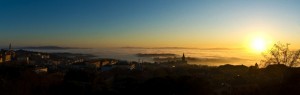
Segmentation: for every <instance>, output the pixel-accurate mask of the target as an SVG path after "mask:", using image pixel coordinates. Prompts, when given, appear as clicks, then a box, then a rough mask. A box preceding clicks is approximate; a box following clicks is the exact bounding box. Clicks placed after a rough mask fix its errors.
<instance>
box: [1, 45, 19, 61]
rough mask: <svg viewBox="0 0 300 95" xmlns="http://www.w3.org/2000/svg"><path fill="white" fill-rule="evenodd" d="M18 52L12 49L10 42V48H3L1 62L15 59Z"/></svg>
mask: <svg viewBox="0 0 300 95" xmlns="http://www.w3.org/2000/svg"><path fill="white" fill-rule="evenodd" d="M15 55H16V53H15V52H14V51H13V50H12V48H11V44H9V48H8V50H4V49H1V58H0V59H2V61H0V62H10V61H13V60H14V59H15Z"/></svg>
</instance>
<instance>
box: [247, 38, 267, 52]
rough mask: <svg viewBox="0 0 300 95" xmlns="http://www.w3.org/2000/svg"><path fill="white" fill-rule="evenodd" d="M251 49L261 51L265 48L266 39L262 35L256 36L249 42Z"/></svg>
mask: <svg viewBox="0 0 300 95" xmlns="http://www.w3.org/2000/svg"><path fill="white" fill-rule="evenodd" d="M251 46H252V49H253V50H254V51H256V52H262V51H265V50H266V49H267V41H266V40H265V39H264V38H262V37H256V38H254V39H253V41H252V43H251Z"/></svg>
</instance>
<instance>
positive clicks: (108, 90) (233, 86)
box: [0, 64, 300, 95]
mask: <svg viewBox="0 0 300 95" xmlns="http://www.w3.org/2000/svg"><path fill="white" fill-rule="evenodd" d="M30 68H31V67H30V66H28V65H17V64H1V65H0V93H1V95H300V68H289V67H286V66H284V65H271V66H268V67H267V68H262V69H258V68H255V67H246V66H243V65H240V66H232V65H223V66H219V67H208V66H197V65H186V64H182V65H176V66H173V65H172V66H171V65H158V64H147V65H144V66H143V69H142V70H131V71H130V70H128V69H121V68H114V69H112V70H110V71H104V72H99V71H93V70H73V69H68V70H66V71H65V72H51V71H49V72H47V73H35V72H33V71H32V69H30Z"/></svg>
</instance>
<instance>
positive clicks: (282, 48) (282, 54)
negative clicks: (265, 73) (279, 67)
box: [262, 42, 300, 67]
mask: <svg viewBox="0 0 300 95" xmlns="http://www.w3.org/2000/svg"><path fill="white" fill-rule="evenodd" d="M289 45H290V44H288V43H287V44H282V43H280V42H278V43H276V44H274V46H273V47H272V48H271V49H270V50H268V51H266V52H265V53H263V56H264V59H263V60H262V63H263V65H264V66H265V67H266V66H269V65H272V64H283V65H286V66H289V67H293V66H297V65H299V63H300V61H299V60H298V59H299V57H300V56H299V55H300V50H296V51H292V50H290V49H289Z"/></svg>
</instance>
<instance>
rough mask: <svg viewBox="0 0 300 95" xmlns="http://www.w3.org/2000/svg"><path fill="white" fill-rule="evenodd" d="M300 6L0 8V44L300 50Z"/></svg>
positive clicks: (116, 3) (70, 4)
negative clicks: (275, 45)
mask: <svg viewBox="0 0 300 95" xmlns="http://www.w3.org/2000/svg"><path fill="white" fill-rule="evenodd" d="M298 3H299V1H296V0H295V1H294V0H290V1H284V0H279V1H272V0H253V1H242V0H230V1H217V0H216V1H206V0H199V1H194V0H190V1H182V0H164V1H160V0H154V1H153V0H151V1H144V0H143V1H139V0H130V1H121V0H112V1H111V0H90V1H84V0H43V1H35V0H1V1H0V12H1V14H2V15H1V16H0V21H1V24H0V33H1V35H0V39H1V41H0V44H1V45H2V46H1V47H6V46H7V45H8V44H9V43H12V44H13V45H14V46H18V47H22V46H49V45H54V46H63V47H88V48H98V47H126V46H129V47H191V48H215V47H218V48H247V47H248V46H249V44H251V40H253V39H254V40H255V38H256V37H261V38H263V39H264V40H266V41H271V42H277V41H281V42H287V43H291V44H292V46H293V47H294V48H298V47H299V46H300V42H297V41H298V40H300V39H299V37H297V34H298V33H299V30H300V28H299V25H300V23H299V22H300V19H299V18H298V17H299V16H300V12H299V11H298V10H297V9H299V8H300V7H299V6H298V5H297V4H298Z"/></svg>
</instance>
